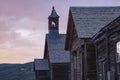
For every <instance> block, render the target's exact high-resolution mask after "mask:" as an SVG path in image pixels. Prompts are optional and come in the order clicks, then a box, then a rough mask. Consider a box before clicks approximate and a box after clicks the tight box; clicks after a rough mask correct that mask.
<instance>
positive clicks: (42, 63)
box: [34, 59, 49, 71]
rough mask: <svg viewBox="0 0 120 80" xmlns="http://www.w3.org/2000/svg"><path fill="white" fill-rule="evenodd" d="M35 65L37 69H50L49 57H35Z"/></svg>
mask: <svg viewBox="0 0 120 80" xmlns="http://www.w3.org/2000/svg"><path fill="white" fill-rule="evenodd" d="M34 67H35V71H37V70H38V71H39V70H49V64H48V59H35V60H34Z"/></svg>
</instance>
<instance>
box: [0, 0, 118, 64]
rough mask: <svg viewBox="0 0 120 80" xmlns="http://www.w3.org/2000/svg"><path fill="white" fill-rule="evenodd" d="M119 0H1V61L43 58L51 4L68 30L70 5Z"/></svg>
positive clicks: (114, 3)
mask: <svg viewBox="0 0 120 80" xmlns="http://www.w3.org/2000/svg"><path fill="white" fill-rule="evenodd" d="M119 5H120V0H0V63H26V62H30V61H33V60H34V59H35V58H42V57H43V52H44V44H45V34H46V33H48V16H49V15H50V13H51V10H52V6H55V9H56V12H57V13H58V15H59V16H60V22H59V26H60V33H66V28H67V21H68V12H69V7H70V6H79V7H80V6H82V7H83V6H119Z"/></svg>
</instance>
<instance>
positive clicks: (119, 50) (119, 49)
mask: <svg viewBox="0 0 120 80" xmlns="http://www.w3.org/2000/svg"><path fill="white" fill-rule="evenodd" d="M116 46H117V58H116V59H117V60H116V62H117V74H118V77H119V79H120V41H119V42H117V45H116Z"/></svg>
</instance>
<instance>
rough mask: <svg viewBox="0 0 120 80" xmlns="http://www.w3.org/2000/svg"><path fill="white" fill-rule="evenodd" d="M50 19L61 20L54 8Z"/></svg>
mask: <svg viewBox="0 0 120 80" xmlns="http://www.w3.org/2000/svg"><path fill="white" fill-rule="evenodd" d="M50 17H51V18H59V16H58V14H57V13H56V11H55V8H54V6H53V8H52V12H51V14H50V16H49V18H50Z"/></svg>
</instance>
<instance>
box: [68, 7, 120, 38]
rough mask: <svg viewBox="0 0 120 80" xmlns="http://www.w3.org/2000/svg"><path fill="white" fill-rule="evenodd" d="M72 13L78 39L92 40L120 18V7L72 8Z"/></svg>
mask: <svg viewBox="0 0 120 80" xmlns="http://www.w3.org/2000/svg"><path fill="white" fill-rule="evenodd" d="M70 12H71V14H72V18H73V22H74V24H75V27H76V30H77V34H78V37H79V38H92V36H93V35H95V34H96V33H97V32H98V31H99V30H100V29H101V28H102V27H104V26H106V25H107V24H109V23H110V22H112V21H113V20H114V19H116V18H117V17H118V16H120V7H71V8H70ZM68 27H70V26H68Z"/></svg>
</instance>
